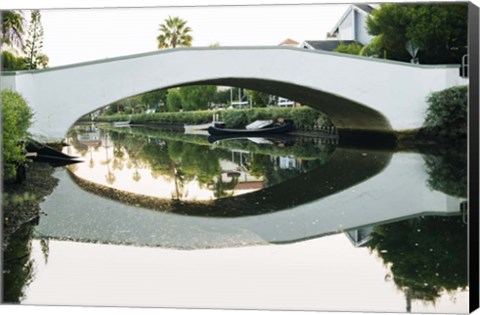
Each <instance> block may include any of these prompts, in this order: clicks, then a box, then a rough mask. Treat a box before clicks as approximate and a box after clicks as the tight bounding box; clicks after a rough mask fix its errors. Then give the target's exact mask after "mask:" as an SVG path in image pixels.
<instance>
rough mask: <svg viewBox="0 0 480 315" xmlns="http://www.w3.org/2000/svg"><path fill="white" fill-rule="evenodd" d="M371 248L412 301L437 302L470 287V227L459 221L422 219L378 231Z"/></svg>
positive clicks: (377, 229)
mask: <svg viewBox="0 0 480 315" xmlns="http://www.w3.org/2000/svg"><path fill="white" fill-rule="evenodd" d="M371 237H372V239H371V241H370V242H369V245H368V246H369V247H370V248H371V249H372V250H375V251H376V252H377V253H378V255H379V256H380V257H381V258H382V259H383V261H384V263H385V264H389V265H390V266H391V268H390V269H391V273H392V275H393V281H394V282H395V284H396V285H397V286H398V287H399V288H400V289H401V290H410V292H411V293H412V298H414V299H422V300H424V301H430V302H435V300H436V299H437V298H438V297H439V296H440V293H441V292H442V291H443V290H446V291H454V290H457V289H464V288H466V287H467V286H468V274H467V271H468V268H467V264H468V255H467V254H468V250H467V249H468V246H467V225H466V224H464V223H463V222H462V220H461V218H460V217H458V216H457V217H421V218H417V219H412V220H406V221H401V222H396V223H391V224H386V225H382V226H379V227H375V228H374V230H373V232H372V233H371Z"/></svg>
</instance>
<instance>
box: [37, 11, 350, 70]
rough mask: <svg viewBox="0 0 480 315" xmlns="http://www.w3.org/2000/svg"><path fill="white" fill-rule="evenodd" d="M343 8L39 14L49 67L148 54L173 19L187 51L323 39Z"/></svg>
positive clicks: (49, 12) (62, 12)
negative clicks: (186, 36) (184, 26)
mask: <svg viewBox="0 0 480 315" xmlns="http://www.w3.org/2000/svg"><path fill="white" fill-rule="evenodd" d="M347 8H348V5H324V4H321V5H295V6H285V5H276V6H262V7H251V6H246V7H198V8H195V7H189V8H174V7H162V8H130V9H125V8H117V9H62V10H42V11H41V14H42V24H43V26H44V31H45V35H44V53H45V54H46V55H47V56H49V58H50V66H57V65H63V64H71V63H75V62H80V61H86V60H95V59H103V58H109V57H115V56H122V55H129V54H135V53H142V52H148V51H153V50H156V49H157V40H156V37H157V36H158V35H159V34H160V32H159V30H158V29H159V24H160V23H162V22H163V21H164V20H165V19H166V18H168V17H169V16H178V17H180V18H182V19H184V20H186V21H187V22H188V25H189V26H190V27H191V28H192V30H193V31H192V33H191V34H192V36H193V46H209V45H211V44H213V43H217V42H218V43H219V44H220V45H221V46H252V45H278V44H279V43H280V42H281V41H283V40H284V39H286V38H292V39H294V40H296V41H299V42H301V41H303V40H306V39H317V40H319V39H325V38H326V33H327V32H328V31H330V30H331V28H332V27H333V26H334V25H335V23H336V22H337V21H338V20H339V19H340V17H341V16H342V15H343V13H344V12H345V10H346V9H347Z"/></svg>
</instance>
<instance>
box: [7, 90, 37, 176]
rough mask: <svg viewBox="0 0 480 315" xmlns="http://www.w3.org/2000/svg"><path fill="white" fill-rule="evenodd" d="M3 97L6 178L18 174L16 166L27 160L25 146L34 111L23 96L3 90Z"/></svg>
mask: <svg viewBox="0 0 480 315" xmlns="http://www.w3.org/2000/svg"><path fill="white" fill-rule="evenodd" d="M1 97H2V128H3V129H2V137H3V148H2V149H3V150H2V152H3V171H2V176H3V178H4V179H5V180H10V179H13V178H15V176H16V167H17V166H18V165H19V164H21V163H23V162H24V161H25V153H24V146H23V144H22V143H21V142H22V140H23V139H25V137H27V135H28V133H27V130H28V128H29V127H30V125H31V120H32V116H33V114H32V111H31V109H30V107H28V106H27V102H26V101H25V100H24V99H23V97H22V96H21V95H20V94H18V93H16V92H12V91H9V90H3V91H2V92H1Z"/></svg>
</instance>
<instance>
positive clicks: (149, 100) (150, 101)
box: [140, 90, 168, 109]
mask: <svg viewBox="0 0 480 315" xmlns="http://www.w3.org/2000/svg"><path fill="white" fill-rule="evenodd" d="M167 93H168V90H155V91H151V92H147V93H144V94H142V95H141V96H140V99H141V100H142V102H143V103H144V104H146V105H147V106H148V108H155V109H160V108H161V107H160V106H159V105H160V104H163V105H165V104H166V103H167Z"/></svg>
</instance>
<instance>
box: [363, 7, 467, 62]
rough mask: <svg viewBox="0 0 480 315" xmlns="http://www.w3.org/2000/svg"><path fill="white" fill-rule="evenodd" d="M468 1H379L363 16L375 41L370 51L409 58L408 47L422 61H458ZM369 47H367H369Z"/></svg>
mask: <svg viewBox="0 0 480 315" xmlns="http://www.w3.org/2000/svg"><path fill="white" fill-rule="evenodd" d="M467 22H468V5H467V4H466V3H455V4H443V3H442V4H438V3H436V4H435V3H432V4H430V3H429V4H393V3H388V4H382V5H381V6H380V8H379V9H376V10H374V11H373V12H372V16H371V17H369V18H368V20H367V29H368V32H369V33H370V34H371V35H375V36H377V37H379V38H378V39H377V40H376V41H375V47H374V48H375V49H374V50H375V51H374V52H372V54H375V55H378V56H386V58H388V59H393V60H400V61H410V60H411V59H412V56H411V54H410V53H409V52H408V50H407V47H410V50H412V48H413V50H415V49H416V48H418V55H417V56H416V57H417V58H418V60H419V62H420V63H424V64H459V63H461V58H462V56H463V55H464V54H466V52H467V37H468V32H467V31H468V28H467ZM370 48H371V47H370Z"/></svg>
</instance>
